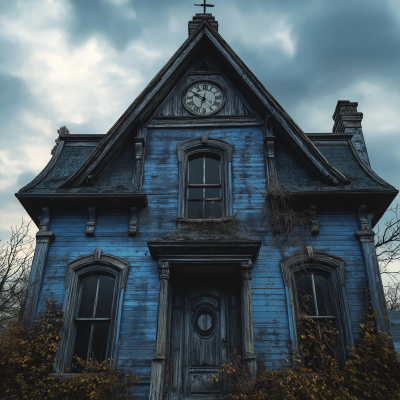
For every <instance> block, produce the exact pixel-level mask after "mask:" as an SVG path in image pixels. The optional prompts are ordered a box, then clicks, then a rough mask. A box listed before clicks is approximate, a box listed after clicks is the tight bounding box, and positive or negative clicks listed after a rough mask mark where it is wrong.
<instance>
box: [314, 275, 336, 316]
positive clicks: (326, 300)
mask: <svg viewBox="0 0 400 400" xmlns="http://www.w3.org/2000/svg"><path fill="white" fill-rule="evenodd" d="M314 283H315V293H316V295H317V307H318V314H319V315H321V316H322V315H332V310H331V304H330V295H329V286H328V279H327V278H326V277H325V276H322V275H317V274H314Z"/></svg>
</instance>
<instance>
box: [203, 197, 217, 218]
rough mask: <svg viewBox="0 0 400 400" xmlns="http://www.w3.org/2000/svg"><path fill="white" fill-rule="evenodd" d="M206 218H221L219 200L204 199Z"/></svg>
mask: <svg viewBox="0 0 400 400" xmlns="http://www.w3.org/2000/svg"><path fill="white" fill-rule="evenodd" d="M206 218H221V202H220V201H206Z"/></svg>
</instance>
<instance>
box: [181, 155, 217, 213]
mask: <svg viewBox="0 0 400 400" xmlns="http://www.w3.org/2000/svg"><path fill="white" fill-rule="evenodd" d="M188 169H189V173H188V185H187V202H188V203H187V210H188V211H187V217H188V218H198V219H200V218H221V157H218V156H214V157H210V156H208V155H204V156H202V155H200V156H196V157H194V158H192V159H189V165H188Z"/></svg>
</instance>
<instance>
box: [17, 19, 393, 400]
mask: <svg viewBox="0 0 400 400" xmlns="http://www.w3.org/2000/svg"><path fill="white" fill-rule="evenodd" d="M362 117H363V114H362V113H360V112H358V111H357V103H353V102H350V101H338V103H337V106H336V109H335V110H334V114H333V120H334V125H333V129H332V132H329V133H304V132H303V131H302V130H301V128H300V127H299V126H298V125H297V124H296V123H295V122H294V121H293V120H292V119H291V117H290V116H289V115H288V114H287V113H286V111H285V110H284V109H283V108H282V107H281V106H280V105H279V103H278V102H277V100H275V98H274V97H273V96H272V95H271V94H270V93H269V92H268V90H267V89H265V88H264V86H263V85H262V83H261V82H259V81H258V79H257V78H256V77H255V76H254V75H253V74H252V72H251V71H250V70H249V69H248V67H247V66H246V65H245V64H244V63H243V61H242V60H241V59H240V58H239V57H238V56H237V55H236V54H235V52H234V51H233V50H232V49H231V48H230V47H229V45H228V44H227V43H226V42H225V41H224V39H223V38H222V37H221V36H220V35H219V33H218V23H217V22H216V21H215V19H214V17H213V16H212V15H211V14H206V13H204V14H196V16H195V17H194V18H193V20H192V21H190V22H189V36H188V38H187V40H186V41H185V42H184V43H183V45H182V46H181V47H180V48H179V49H178V51H177V52H176V53H175V54H174V55H173V56H172V58H171V59H170V60H169V61H168V62H167V63H166V65H165V66H164V67H163V68H162V70H161V71H160V72H159V73H158V74H157V75H156V77H155V78H154V79H153V80H152V81H151V82H150V83H149V84H148V86H147V87H146V88H145V89H144V91H143V92H142V93H141V94H140V95H139V96H138V97H137V99H136V100H135V101H134V102H133V103H132V104H131V105H130V106H129V107H128V109H127V110H126V112H125V113H124V114H123V115H122V116H121V117H120V118H119V119H118V120H117V122H116V123H115V124H114V125H113V127H112V128H111V129H110V130H109V132H108V133H107V134H103V133H102V132H96V133H95V134H93V133H91V134H80V135H76V134H73V133H71V134H70V133H69V132H68V129H67V128H65V127H63V128H61V129H60V131H59V138H58V139H57V141H56V142H57V145H56V146H55V148H54V149H53V152H52V153H53V157H52V159H51V160H50V162H49V164H48V165H47V166H46V168H45V169H44V170H43V171H42V172H41V173H40V174H39V175H38V176H37V177H36V178H35V179H34V180H33V181H32V182H31V183H29V184H28V185H27V186H25V187H24V188H22V189H21V190H20V191H19V192H18V193H17V194H16V196H17V198H18V199H19V201H20V202H21V204H22V205H23V207H24V208H25V209H26V211H27V212H28V213H29V215H30V216H31V218H32V220H33V221H34V222H35V224H36V225H37V226H38V228H39V231H38V233H37V246H36V252H35V257H34V261H33V265H32V271H31V276H30V282H29V293H28V298H27V304H26V310H25V311H26V314H27V315H28V316H29V317H30V320H31V321H33V319H34V318H35V317H36V316H37V314H38V313H39V312H40V311H42V310H43V309H44V307H45V304H46V300H47V299H49V298H50V297H52V298H53V299H54V301H55V303H56V305H57V306H58V307H60V308H62V309H63V310H64V318H65V321H64V325H63V328H62V338H61V340H60V347H59V354H58V359H57V365H56V367H55V372H58V373H59V372H66V371H68V369H69V368H70V367H71V361H72V357H73V356H74V355H78V356H80V357H82V358H84V359H87V358H88V357H94V358H96V359H98V360H104V359H108V358H114V359H115V361H114V363H115V365H116V366H117V367H118V368H121V369H122V370H123V371H125V372H132V373H137V374H138V375H139V377H140V381H141V385H140V387H139V389H138V394H139V397H140V398H143V399H144V398H148V397H150V398H151V399H152V400H161V399H162V398H164V397H165V398H167V399H170V400H173V399H181V398H209V397H210V396H211V394H212V393H215V392H218V391H221V390H223V387H222V386H220V385H222V384H221V383H220V382H215V381H209V380H208V378H209V377H210V376H212V375H215V374H217V373H218V369H219V367H220V366H221V364H222V363H223V362H224V360H226V359H227V357H229V355H230V354H231V353H232V352H233V350H236V351H237V352H238V353H239V354H240V355H241V356H242V359H243V362H244V363H245V364H246V365H247V367H248V368H249V370H250V372H251V374H252V375H253V376H254V375H255V373H256V371H257V368H258V367H259V365H260V364H263V365H265V366H267V367H273V365H274V363H276V362H277V361H280V360H282V359H285V358H288V357H289V358H290V355H291V354H290V349H289V347H288V345H289V344H291V345H292V348H296V346H297V332H296V321H297V318H298V316H299V313H300V311H301V309H300V305H299V298H300V297H299V296H300V295H302V294H309V295H310V296H311V297H312V300H311V301H310V302H309V304H308V306H309V314H311V316H313V317H314V318H317V319H318V318H319V319H324V318H330V319H332V320H334V321H335V325H336V327H337V329H338V330H339V332H340V333H339V336H338V339H337V343H336V347H335V355H336V357H337V358H338V360H339V362H340V363H343V362H344V360H345V359H346V346H353V345H354V344H355V343H357V340H358V339H359V324H360V322H361V320H360V315H361V314H362V313H363V312H364V311H365V310H366V301H365V291H366V289H367V288H368V287H369V288H371V300H372V304H373V306H374V307H375V309H376V311H377V313H378V314H379V316H386V315H387V310H386V305H385V301H384V295H383V289H382V282H381V278H380V275H379V268H378V262H377V257H376V253H375V248H374V232H373V231H372V229H373V227H374V226H375V225H376V224H377V222H378V221H379V219H380V218H381V216H382V215H383V213H384V212H385V211H386V209H387V208H388V206H389V205H390V203H391V202H392V201H393V199H394V198H395V196H396V195H397V193H398V191H397V190H396V189H395V188H394V187H393V186H391V185H390V184H388V183H387V182H385V181H384V180H383V179H382V178H380V177H379V176H378V175H377V174H376V173H375V172H374V171H373V170H372V169H371V167H370V163H369V159H368V153H367V149H366V146H365V142H364V137H363V132H362V127H361V121H362ZM277 192H279V193H281V194H282V193H283V196H285V197H284V198H285V199H289V198H290V201H289V203H290V207H291V208H290V210H289V211H290V212H292V211H293V210H298V213H299V214H301V213H303V214H302V215H306V216H307V218H308V220H307V221H306V223H305V225H304V226H303V227H302V228H301V229H299V230H298V231H296V238H295V239H296V240H294V241H291V242H290V241H287V242H286V244H284V245H283V246H282V243H283V242H282V241H279V240H280V239H279V238H281V237H282V235H284V234H285V233H284V232H282V231H280V230H279V229H277V228H276V226H274V223H273V221H272V220H273V217H274V216H271V207H269V206H268V204H269V203H268V202H269V201H271V199H272V200H274V193H277ZM275 200H276V197H275ZM284 203H285V204H286V203H287V202H286V201H284ZM279 207H280V206H279ZM279 207H278V208H279ZM281 208H282V207H281ZM281 208H280V210H281ZM281 211H282V210H281ZM283 211H285V210H283ZM296 212H297V211H296ZM293 213H295V211H293ZM304 213H305V214H304ZM271 221H272V222H271ZM278 242H279V245H278ZM377 324H378V328H379V329H381V330H382V331H386V332H388V333H389V334H390V325H389V322H388V321H387V320H385V319H384V318H378V319H377Z"/></svg>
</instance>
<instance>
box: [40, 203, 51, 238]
mask: <svg viewBox="0 0 400 400" xmlns="http://www.w3.org/2000/svg"><path fill="white" fill-rule="evenodd" d="M48 230H50V209H49V208H48V207H44V208H42V215H41V218H40V224H39V232H47V231H48Z"/></svg>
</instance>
